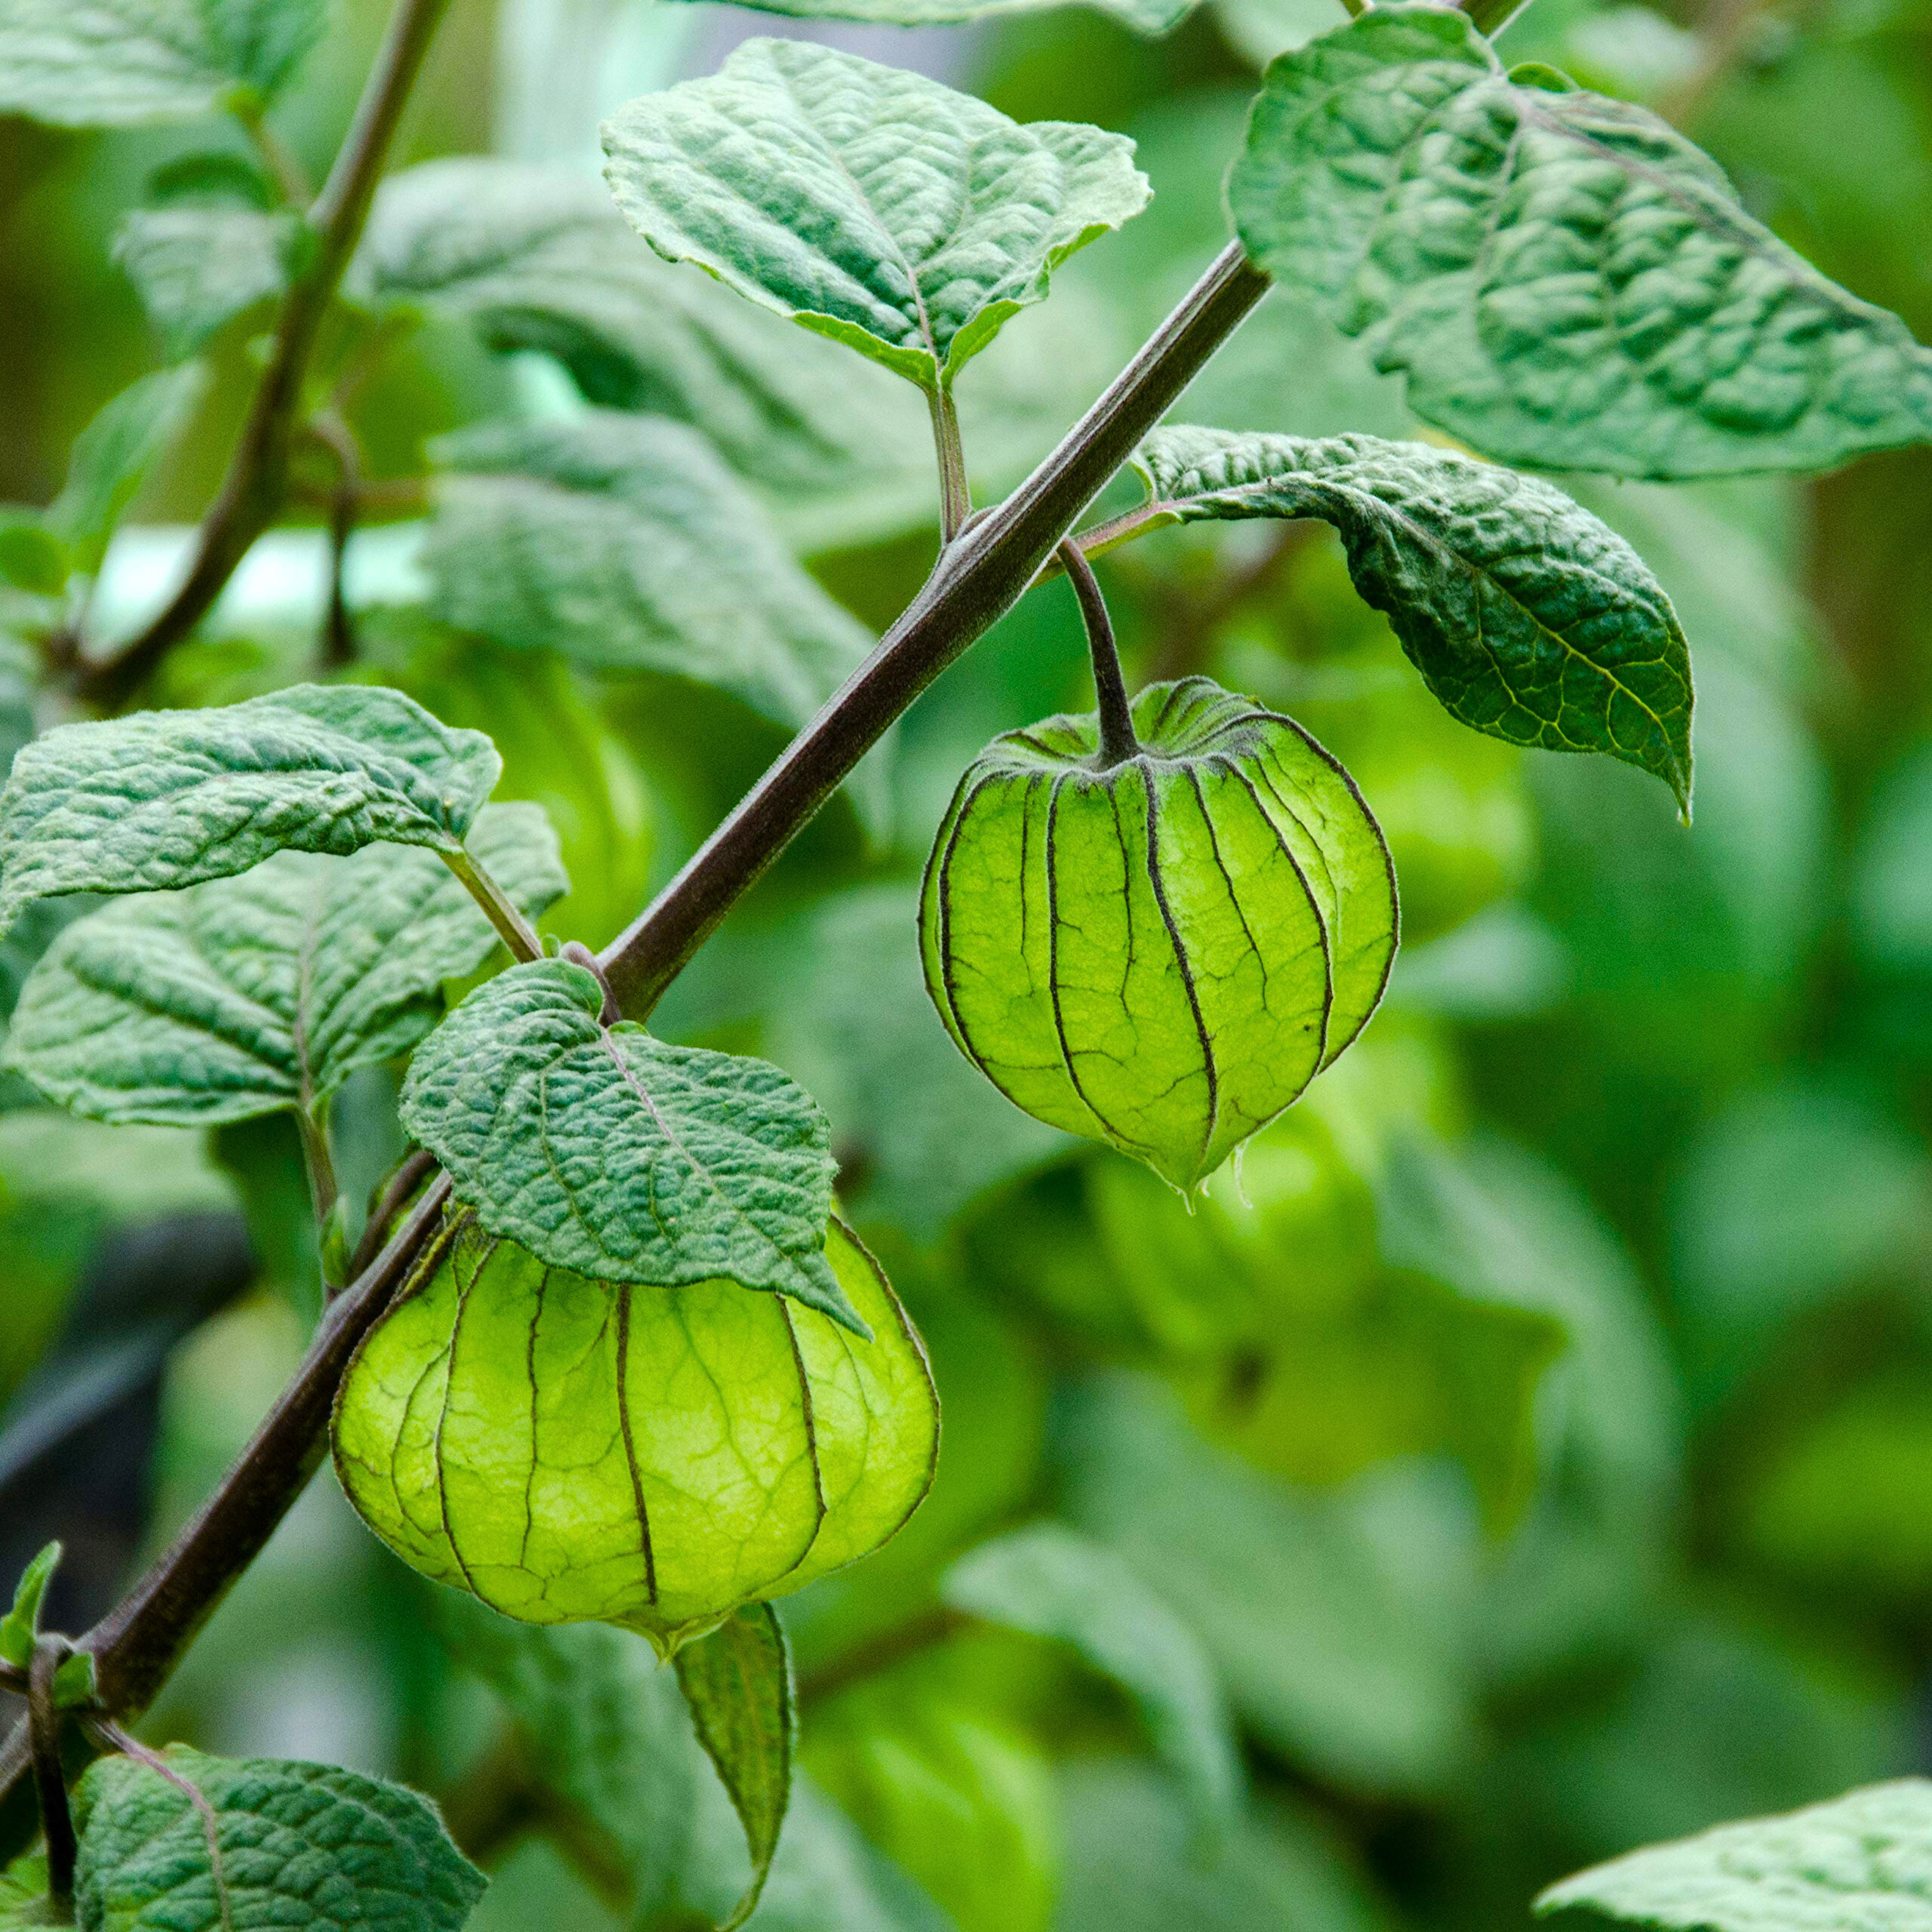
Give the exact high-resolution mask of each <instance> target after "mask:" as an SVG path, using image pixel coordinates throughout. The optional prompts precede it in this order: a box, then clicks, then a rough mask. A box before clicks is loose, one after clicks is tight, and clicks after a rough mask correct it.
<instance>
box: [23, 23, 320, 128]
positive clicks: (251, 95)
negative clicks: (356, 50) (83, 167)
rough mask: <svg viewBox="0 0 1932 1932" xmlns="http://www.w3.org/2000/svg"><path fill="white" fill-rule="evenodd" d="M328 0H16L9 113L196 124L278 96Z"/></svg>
mask: <svg viewBox="0 0 1932 1932" xmlns="http://www.w3.org/2000/svg"><path fill="white" fill-rule="evenodd" d="M322 28H323V5H322V0H73V4H70V0H7V7H6V10H5V12H4V13H0V111H4V112H7V113H15V114H27V115H31V116H32V117H33V118H34V119H35V120H37V121H54V122H56V123H58V124H60V125H62V126H63V127H124V126H127V125H130V124H134V123H138V122H140V121H188V120H192V119H193V118H194V117H195V116H196V115H200V114H206V113H211V112H213V111H214V110H216V109H217V108H221V107H227V106H229V105H230V104H233V103H234V102H236V101H238V100H247V99H255V100H259V99H260V98H262V97H263V96H266V95H270V94H272V93H273V92H275V89H277V88H278V87H279V86H281V84H282V83H283V82H284V81H285V80H287V78H288V77H289V76H290V74H291V73H292V72H293V71H294V69H295V68H296V65H297V63H298V62H299V61H300V60H301V59H302V56H303V55H304V54H305V53H306V52H308V49H309V48H310V46H311V44H313V43H314V40H316V38H317V36H318V35H319V34H320V33H321V31H322Z"/></svg>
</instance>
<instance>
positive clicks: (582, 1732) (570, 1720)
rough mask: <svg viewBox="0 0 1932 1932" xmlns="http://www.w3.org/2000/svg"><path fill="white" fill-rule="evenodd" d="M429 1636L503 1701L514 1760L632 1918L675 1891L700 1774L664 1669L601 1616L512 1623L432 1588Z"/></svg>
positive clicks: (685, 1719) (684, 1880) (666, 1905)
mask: <svg viewBox="0 0 1932 1932" xmlns="http://www.w3.org/2000/svg"><path fill="white" fill-rule="evenodd" d="M435 1604H436V1613H437V1618H436V1628H437V1634H438V1635H439V1636H440V1637H442V1638H443V1641H444V1642H445V1643H446V1644H447V1645H448V1646H449V1649H450V1651H451V1652H452V1655H454V1656H455V1658H456V1660H457V1661H458V1663H459V1664H461V1665H462V1666H463V1667H464V1668H465V1669H466V1670H471V1671H473V1672H475V1673H476V1675H477V1676H479V1677H481V1679H483V1681H484V1682H485V1683H487V1685H489V1686H490V1688H491V1689H492V1690H493V1691H495V1692H496V1694H497V1695H498V1697H500V1698H501V1699H502V1702H503V1704H504V1706H505V1709H508V1712H509V1714H510V1715H511V1718H512V1720H513V1721H514V1724H515V1725H516V1732H517V1745H518V1759H519V1762H520V1765H521V1766H522V1767H523V1769H525V1770H526V1772H527V1773H528V1775H529V1776H530V1777H531V1778H532V1779H533V1780H534V1781H535V1782H536V1784H538V1787H539V1788H540V1789H541V1790H542V1791H543V1793H544V1794H545V1796H546V1798H547V1800H548V1801H549V1802H551V1803H552V1804H553V1805H557V1806H559V1807H561V1808H562V1810H563V1811H564V1813H565V1814H566V1817H567V1818H568V1829H567V1830H566V1832H565V1841H566V1842H567V1843H568V1844H570V1845H571V1847H572V1848H573V1849H574V1851H575V1852H577V1855H578V1856H580V1858H583V1859H584V1861H586V1863H587V1864H589V1866H590V1867H592V1870H595V1872H596V1873H598V1875H599V1876H601V1878H603V1879H604V1880H605V1882H607V1883H609V1884H610V1885H613V1886H614V1887H615V1888H616V1889H618V1890H619V1891H622V1893H623V1894H625V1896H626V1897H627V1898H628V1900H629V1902H630V1903H631V1906H632V1909H634V1911H635V1912H636V1913H637V1916H638V1918H639V1919H640V1921H642V1922H643V1923H644V1924H649V1923H650V1922H651V1921H652V1917H653V1915H655V1914H658V1913H661V1912H669V1911H670V1909H672V1908H673V1906H676V1905H677V1904H678V1903H679V1902H680V1901H681V1900H682V1898H683V1891H684V1887H685V1885H687V1884H688V1882H689V1879H690V1874H689V1872H688V1864H689V1861H690V1858H691V1835H692V1833H693V1832H694V1829H696V1826H695V1822H694V1814H695V1808H696V1806H697V1802H698V1792H699V1790H700V1782H701V1781H703V1780H706V1779H707V1778H709V1773H708V1772H707V1771H706V1769H705V1768H704V1764H703V1759H702V1758H701V1757H700V1755H699V1754H698V1751H697V1745H696V1742H695V1740H694V1739H693V1737H692V1735H691V1720H690V1718H689V1716H688V1714H687V1712H686V1709H685V1702H684V1698H683V1695H682V1693H681V1692H680V1691H679V1688H678V1685H677V1679H676V1675H675V1673H673V1672H672V1671H671V1670H670V1669H668V1668H667V1667H665V1666H664V1665H662V1664H660V1663H659V1662H658V1658H657V1655H656V1653H655V1652H654V1651H652V1649H651V1647H650V1646H649V1644H648V1643H646V1642H645V1641H644V1640H643V1638H642V1637H639V1636H637V1635H635V1634H633V1633H631V1631H620V1630H616V1629H613V1628H611V1627H610V1626H609V1625H603V1624H568V1625H551V1626H549V1627H541V1626H538V1625H531V1624H518V1623H511V1622H509V1621H508V1619H505V1618H502V1617H499V1616H496V1614H495V1613H494V1612H493V1611H491V1610H487V1609H486V1608H485V1607H484V1606H483V1605H482V1604H480V1603H478V1602H477V1601H476V1600H475V1598H472V1597H467V1596H463V1595H459V1594H458V1593H455V1592H449V1591H439V1592H437V1595H436V1599H435Z"/></svg>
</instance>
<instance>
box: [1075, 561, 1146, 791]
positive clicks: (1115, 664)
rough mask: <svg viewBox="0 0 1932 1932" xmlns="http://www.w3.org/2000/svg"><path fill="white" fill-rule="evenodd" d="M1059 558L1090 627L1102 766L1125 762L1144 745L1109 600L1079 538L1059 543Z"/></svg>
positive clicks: (1105, 769)
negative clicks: (1123, 671)
mask: <svg viewBox="0 0 1932 1932" xmlns="http://www.w3.org/2000/svg"><path fill="white" fill-rule="evenodd" d="M1060 561H1061V564H1062V565H1064V567H1065V568H1066V571H1067V577H1068V580H1070V582H1071V583H1072V584H1073V594H1074V595H1075V596H1076V597H1077V598H1079V600H1080V619H1081V622H1082V623H1084V624H1085V625H1086V627H1087V648H1088V651H1089V652H1091V654H1092V656H1093V659H1094V697H1095V698H1096V699H1097V700H1098V702H1099V704H1100V769H1102V770H1103V771H1107V770H1110V769H1112V767H1113V766H1115V765H1123V764H1125V763H1127V760H1129V759H1130V758H1131V757H1133V756H1134V755H1135V754H1136V752H1138V751H1139V749H1140V748H1141V745H1140V740H1139V739H1138V738H1136V736H1134V719H1133V706H1131V705H1130V703H1128V701H1127V680H1126V679H1124V677H1122V676H1121V653H1120V651H1119V649H1118V648H1117V647H1116V646H1115V643H1114V620H1113V619H1112V618H1111V617H1110V616H1108V614H1107V600H1106V598H1105V597H1103V595H1101V594H1100V579H1099V578H1098V577H1096V576H1095V575H1094V566H1093V565H1091V563H1089V562H1088V561H1087V556H1086V553H1085V551H1084V550H1082V549H1081V547H1080V545H1079V541H1077V539H1076V538H1073V537H1068V538H1065V539H1064V541H1062V543H1061V546H1060Z"/></svg>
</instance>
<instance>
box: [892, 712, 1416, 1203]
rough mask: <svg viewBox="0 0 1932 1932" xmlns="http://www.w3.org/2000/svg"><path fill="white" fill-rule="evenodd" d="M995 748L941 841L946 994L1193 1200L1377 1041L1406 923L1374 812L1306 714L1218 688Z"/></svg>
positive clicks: (959, 1032) (1033, 1074) (938, 964)
mask: <svg viewBox="0 0 1932 1932" xmlns="http://www.w3.org/2000/svg"><path fill="white" fill-rule="evenodd" d="M1133 717H1134V726H1135V730H1136V733H1137V735H1138V736H1139V739H1140V740H1141V745H1142V750H1141V752H1140V754H1139V755H1138V756H1136V757H1133V758H1130V759H1128V760H1124V761H1123V762H1122V763H1118V764H1116V765H1114V766H1110V767H1109V768H1107V769H1101V768H1100V762H1099V757H1098V733H1097V727H1096V724H1095V721H1094V718H1092V717H1091V716H1088V717H1061V718H1050V719H1049V720H1048V721H1046V723H1044V724H1037V725H1034V726H1032V727H1030V728H1029V729H1028V730H1024V731H1010V732H1008V733H1006V734H1005V735H1004V736H1001V737H999V738H996V739H995V740H994V741H993V742H992V744H991V745H989V746H988V747H987V748H986V751H983V752H982V753H981V754H980V757H978V758H977V759H976V760H974V763H973V764H972V765H971V766H970V767H969V768H968V771H967V772H966V775H965V777H964V778H962V779H961V781H960V783H959V790H957V792H956V793H955V794H954V796H953V803H952V805H951V806H950V808H949V810H948V811H947V814H946V817H945V818H944V820H943V822H942V823H941V826H940V828H939V833H938V838H936V839H935V841H934V844H933V849H932V857H931V859H929V861H928V863H927V866H926V880H925V885H924V889H923V891H922V895H921V900H920V907H919V932H920V944H921V950H922V956H923V958H924V961H925V967H926V986H927V989H928V990H929V992H931V994H932V999H933V1003H934V1004H935V1006H937V1007H938V1009H939V1012H940V1015H941V1018H942V1019H944V1021H945V1022H946V1025H947V1030H948V1031H950V1033H951V1034H952V1036H953V1040H954V1041H955V1043H956V1044H957V1045H958V1046H959V1049H960V1051H961V1052H963V1053H964V1054H965V1055H966V1056H967V1058H968V1059H970V1060H971V1061H973V1063H974V1064H975V1065H976V1066H977V1067H979V1068H980V1070H981V1072H983V1073H984V1074H985V1075H986V1077H987V1078H988V1079H989V1080H991V1081H992V1082H993V1083H994V1085H995V1086H997V1087H998V1088H999V1089H1000V1090H1001V1092H1003V1093H1004V1094H1006V1095H1007V1097H1008V1098H1009V1099H1010V1100H1013V1102H1014V1103H1016V1105H1018V1106H1021V1107H1023V1108H1025V1109H1026V1111H1027V1112H1028V1113H1030V1114H1032V1115H1034V1116H1036V1117H1037V1118H1039V1119H1040V1120H1043V1121H1047V1122H1049V1123H1050V1124H1052V1125H1053V1126H1055V1127H1064V1128H1065V1129H1067V1130H1069V1131H1070V1132H1071V1133H1078V1134H1085V1135H1087V1136H1091V1138H1094V1139H1099V1140H1104V1141H1107V1142H1111V1143H1112V1145H1114V1146H1115V1147H1117V1148H1120V1149H1121V1150H1122V1151H1124V1152H1125V1153H1127V1154H1133V1155H1135V1156H1136V1157H1139V1159H1141V1160H1145V1162H1147V1163H1148V1165H1149V1166H1151V1167H1152V1168H1153V1169H1154V1170H1155V1171H1156V1172H1157V1173H1159V1174H1160V1175H1163V1177H1164V1178H1166V1180H1168V1181H1170V1182H1172V1184H1174V1185H1175V1187H1179V1188H1181V1189H1184V1190H1191V1189H1192V1188H1193V1187H1195V1186H1196V1184H1198V1183H1199V1181H1202V1179H1203V1178H1205V1177H1206V1176H1207V1175H1209V1174H1211V1173H1212V1172H1214V1169H1216V1168H1217V1167H1218V1166H1220V1164H1221V1163H1222V1161H1223V1160H1225V1159H1226V1157H1227V1156H1228V1154H1229V1153H1230V1152H1231V1151H1232V1150H1233V1149H1234V1148H1235V1147H1237V1146H1238V1145H1240V1143H1241V1142H1242V1141H1244V1140H1245V1139H1247V1137H1248V1136H1249V1135H1250V1134H1252V1133H1254V1132H1255V1130H1256V1129H1257V1128H1259V1127H1262V1126H1263V1125H1265V1124H1266V1123H1267V1122H1268V1121H1270V1120H1271V1119H1273V1118H1274V1116H1275V1115H1277V1114H1279V1113H1280V1112H1281V1111H1282V1109H1283V1108H1285V1107H1286V1106H1289V1105H1290V1104H1292V1103H1293V1101H1294V1100H1295V1099H1296V1098H1297V1097H1298V1096H1299V1095H1300V1094H1301V1092H1302V1091H1303V1090H1304V1088H1306V1087H1307V1085H1308V1083H1309V1082H1310V1080H1312V1079H1313V1078H1314V1077H1315V1076H1316V1074H1317V1073H1319V1072H1320V1071H1321V1070H1322V1068H1323V1067H1326V1066H1328V1065H1329V1064H1331V1062H1332V1061H1334V1058H1335V1057H1336V1056H1337V1055H1338V1054H1340V1052H1342V1051H1343V1049H1344V1048H1346V1046H1348V1045H1349V1043H1350V1042H1351V1041H1352V1040H1354V1039H1355V1037H1356V1036H1357V1035H1358V1034H1359V1033H1360V1032H1361V1030H1362V1028H1363V1027H1364V1026H1365V1025H1367V1022H1368V1019H1369V1017H1370V1014H1371V1013H1373V1012H1374V1010H1375V1008H1376V1004H1378V1003H1379V1001H1380V1000H1381V998H1382V991H1383V989H1384V988H1385V986H1387V984H1388V975H1389V971H1390V969H1391V967H1392V965H1394V959H1395V952H1396V946H1397V931H1398V925H1399V913H1398V909H1397V900H1396V890H1395V873H1394V867H1393V866H1392V865H1391V862H1390V860H1389V855H1388V847H1387V845H1386V844H1385V843H1384V841H1383V839H1382V833H1381V831H1380V829H1379V827H1378V826H1376V821H1375V818H1374V816H1373V814H1372V813H1371V812H1370V810H1369V808H1368V807H1367V805H1365V804H1364V802H1363V800H1362V797H1361V793H1359V792H1358V790H1356V789H1355V784H1354V782H1353V781H1352V780H1351V779H1350V778H1349V775H1348V773H1347V772H1346V771H1344V770H1343V769H1342V767H1341V766H1340V765H1339V764H1338V763H1337V762H1336V761H1335V760H1334V759H1333V758H1332V757H1330V756H1329V755H1328V753H1327V752H1326V751H1324V750H1323V749H1322V747H1321V746H1320V745H1318V744H1317V743H1316V742H1315V740H1314V739H1313V738H1312V737H1310V736H1309V734H1308V733H1307V732H1306V731H1304V730H1303V729H1302V728H1301V726H1299V725H1298V724H1296V723H1295V721H1294V720H1293V719H1292V718H1285V717H1282V716H1280V715H1278V714H1277V713H1275V712H1270V711H1267V710H1265V709H1262V707H1260V706H1259V705H1256V704H1255V703H1253V702H1252V701H1250V700H1248V699H1246V698H1241V697H1234V696H1232V695H1231V694H1229V693H1228V692H1226V691H1223V690H1221V689H1220V688H1219V686H1217V685H1214V684H1213V683H1211V682H1209V681H1208V679H1205V678H1189V679H1185V680H1184V681H1183V682H1180V683H1178V684H1166V685H1152V686H1151V687H1150V688H1148V689H1147V690H1145V691H1142V693H1141V694H1140V695H1139V697H1138V698H1136V700H1135V702H1134V706H1133Z"/></svg>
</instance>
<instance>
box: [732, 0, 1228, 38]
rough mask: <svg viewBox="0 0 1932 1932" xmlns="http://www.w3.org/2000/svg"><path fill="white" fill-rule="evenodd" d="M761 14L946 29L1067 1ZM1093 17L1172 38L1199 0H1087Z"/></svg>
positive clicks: (782, 6) (846, 5)
mask: <svg viewBox="0 0 1932 1932" xmlns="http://www.w3.org/2000/svg"><path fill="white" fill-rule="evenodd" d="M751 4H753V5H755V6H756V7H757V10H758V11H759V12H760V13H787V14H789V15H790V16H791V17H792V18H793V20H865V21H871V22H874V23H877V24H879V25H880V26H892V27H950V26H959V25H960V24H961V23H963V22H965V21H968V20H1004V19H1006V18H1007V17H1009V16H1010V15H1013V14H1015V13H1038V12H1040V10H1043V8H1046V7H1058V6H1061V5H1064V4H1065V0H751ZM1086 4H1088V5H1091V7H1093V8H1094V10H1095V11H1096V12H1097V13H1104V14H1106V16H1107V17H1108V18H1109V20H1118V21H1119V22H1120V23H1121V26H1124V27H1128V28H1132V29H1133V31H1134V32H1136V33H1137V34H1150V35H1152V34H1168V33H1172V31H1174V29H1175V28H1176V27H1178V26H1180V24H1181V22H1182V21H1183V20H1186V19H1187V17H1188V15H1189V14H1190V13H1193V10H1194V9H1195V7H1196V5H1197V4H1198V0H1086Z"/></svg>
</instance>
